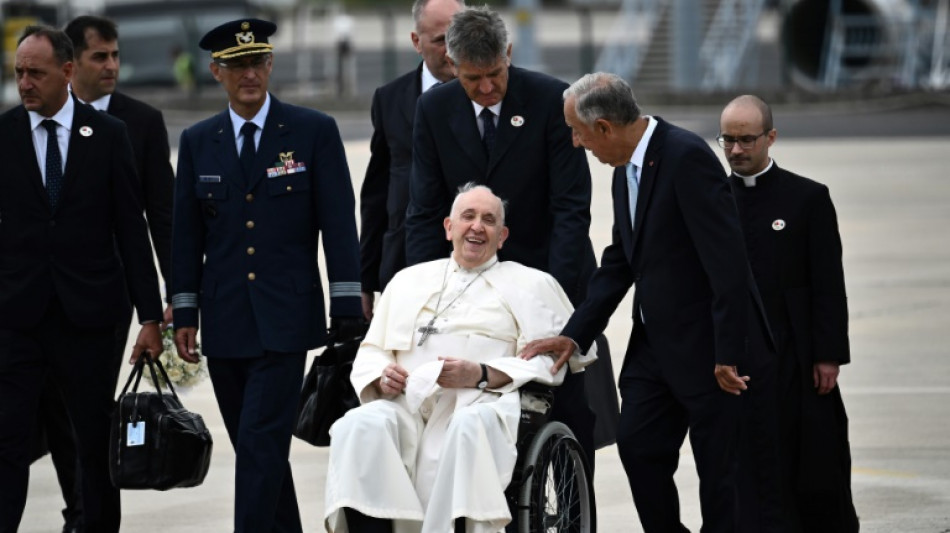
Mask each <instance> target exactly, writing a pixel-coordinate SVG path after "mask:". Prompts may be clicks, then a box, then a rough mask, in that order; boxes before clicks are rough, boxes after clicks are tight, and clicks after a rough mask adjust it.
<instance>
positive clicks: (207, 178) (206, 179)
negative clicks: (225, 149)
mask: <svg viewBox="0 0 950 533" xmlns="http://www.w3.org/2000/svg"><path fill="white" fill-rule="evenodd" d="M198 181H199V182H200V183H221V176H211V175H204V176H198Z"/></svg>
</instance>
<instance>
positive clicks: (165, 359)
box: [145, 329, 208, 391]
mask: <svg viewBox="0 0 950 533" xmlns="http://www.w3.org/2000/svg"><path fill="white" fill-rule="evenodd" d="M174 337H175V335H174V332H173V331H172V330H171V329H167V330H165V331H164V332H163V333H162V349H163V351H162V353H161V354H159V356H158V360H159V361H161V363H162V366H163V367H165V372H166V373H167V374H168V379H169V381H171V382H172V385H173V386H174V387H175V390H176V391H177V390H179V389H187V388H190V387H193V386H195V385H197V384H199V383H201V381H203V380H204V378H205V377H207V376H208V363H207V361H206V360H205V358H204V357H201V358H200V359H199V361H198V362H197V363H189V362H187V361H185V360H184V359H182V358H181V357H179V356H178V350H177V348H175V338H174ZM198 348H199V351H200V346H199V347H198ZM156 373H157V374H158V380H159V382H161V385H162V386H164V385H165V383H164V379H163V378H162V375H161V372H159V371H157V370H156ZM145 377H146V379H148V381H149V382H151V381H152V375H151V372H149V371H146V372H145ZM152 385H153V386H155V383H152Z"/></svg>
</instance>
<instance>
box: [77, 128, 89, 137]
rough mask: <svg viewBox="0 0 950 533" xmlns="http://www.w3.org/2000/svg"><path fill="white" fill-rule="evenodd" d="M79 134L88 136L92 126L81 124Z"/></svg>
mask: <svg viewBox="0 0 950 533" xmlns="http://www.w3.org/2000/svg"><path fill="white" fill-rule="evenodd" d="M79 134H80V135H82V136H83V137H89V136H91V135H92V128H90V127H89V126H83V127H81V128H79Z"/></svg>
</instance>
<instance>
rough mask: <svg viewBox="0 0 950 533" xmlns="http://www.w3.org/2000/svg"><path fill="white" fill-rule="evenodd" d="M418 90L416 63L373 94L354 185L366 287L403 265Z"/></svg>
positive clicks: (379, 284)
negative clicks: (369, 130)
mask: <svg viewBox="0 0 950 533" xmlns="http://www.w3.org/2000/svg"><path fill="white" fill-rule="evenodd" d="M421 92H422V63H419V67H418V68H416V69H415V70H413V71H412V72H408V73H406V74H404V75H403V76H400V77H398V78H396V79H395V80H393V81H392V82H390V83H388V84H386V85H383V86H382V87H380V88H378V89H376V92H375V93H374V94H373V108H372V112H371V117H372V120H373V137H372V139H371V140H370V143H369V148H370V151H371V152H372V155H371V156H370V159H369V166H368V167H367V168H366V177H365V178H364V179H363V188H362V189H361V190H360V224H361V230H360V263H361V265H360V266H361V268H362V272H361V274H360V282H361V283H362V286H363V290H364V291H366V292H372V291H382V290H383V289H384V288H385V287H386V284H387V283H389V280H391V279H392V277H393V275H395V274H396V272H399V271H400V270H402V269H403V268H404V267H405V266H406V230H405V223H406V206H408V205H409V171H410V169H411V168H412V120H413V116H414V115H415V112H416V100H417V99H418V98H419V94H421Z"/></svg>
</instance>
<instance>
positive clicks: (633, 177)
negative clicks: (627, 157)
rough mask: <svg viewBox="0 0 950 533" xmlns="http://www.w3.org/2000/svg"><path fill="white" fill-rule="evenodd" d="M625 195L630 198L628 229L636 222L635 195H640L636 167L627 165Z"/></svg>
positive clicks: (631, 164) (630, 164)
mask: <svg viewBox="0 0 950 533" xmlns="http://www.w3.org/2000/svg"><path fill="white" fill-rule="evenodd" d="M627 193H628V197H629V198H630V227H631V228H633V227H634V222H636V220H637V195H638V194H639V193H640V184H639V183H637V167H636V165H634V164H633V163H627Z"/></svg>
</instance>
